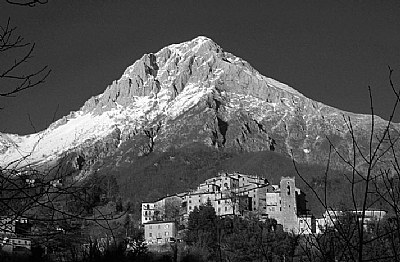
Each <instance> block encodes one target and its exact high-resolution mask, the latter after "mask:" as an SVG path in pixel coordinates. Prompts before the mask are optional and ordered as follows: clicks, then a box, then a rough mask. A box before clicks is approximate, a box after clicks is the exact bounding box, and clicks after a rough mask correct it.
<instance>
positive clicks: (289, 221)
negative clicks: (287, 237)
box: [280, 177, 299, 230]
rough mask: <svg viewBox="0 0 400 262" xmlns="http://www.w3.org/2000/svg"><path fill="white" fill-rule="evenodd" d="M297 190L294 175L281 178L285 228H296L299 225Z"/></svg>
mask: <svg viewBox="0 0 400 262" xmlns="http://www.w3.org/2000/svg"><path fill="white" fill-rule="evenodd" d="M297 190H298V189H297ZM297 190H296V187H295V178H294V177H282V178H281V183H280V191H281V209H282V210H281V212H282V213H281V215H282V217H281V218H282V220H283V225H284V229H285V230H288V229H295V228H297V227H298V221H297V205H296V194H298V193H299V192H297Z"/></svg>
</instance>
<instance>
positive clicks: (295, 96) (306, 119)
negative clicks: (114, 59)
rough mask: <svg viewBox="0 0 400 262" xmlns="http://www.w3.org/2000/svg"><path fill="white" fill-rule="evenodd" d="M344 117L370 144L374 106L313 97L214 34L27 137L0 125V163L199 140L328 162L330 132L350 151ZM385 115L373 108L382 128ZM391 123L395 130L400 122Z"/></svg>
mask: <svg viewBox="0 0 400 262" xmlns="http://www.w3.org/2000/svg"><path fill="white" fill-rule="evenodd" d="M344 118H350V119H351V121H352V126H353V129H354V135H355V137H356V139H358V141H360V143H361V145H362V147H366V146H367V144H366V143H367V142H368V139H367V137H368V136H369V132H370V130H369V129H370V126H371V125H370V123H371V116H368V115H357V114H352V113H348V112H343V111H340V110H338V109H335V108H332V107H329V106H326V105H324V104H322V103H319V102H315V101H313V100H311V99H309V98H307V97H305V96H303V95H302V94H301V93H299V92H298V91H296V90H295V89H293V88H291V87H289V86H287V85H285V84H282V83H280V82H278V81H275V80H273V79H270V78H267V77H265V76H262V75H261V74H260V73H259V72H257V71H256V70H255V69H254V68H252V67H251V66H250V65H249V64H248V63H247V62H246V61H244V60H242V59H240V58H238V57H235V56H234V55H232V54H230V53H227V52H224V51H223V50H222V48H221V47H219V46H218V45H217V44H216V43H214V42H213V41H212V40H210V39H208V38H206V37H197V38H195V39H193V40H191V41H188V42H185V43H182V44H174V45H170V46H168V47H165V48H163V49H162V50H160V51H159V52H157V53H155V54H152V53H151V54H146V55H144V56H143V57H142V58H141V59H139V60H138V61H136V62H135V63H134V64H133V65H132V66H130V67H128V68H127V69H126V70H125V72H124V73H123V75H122V77H121V78H120V79H119V80H117V81H114V82H113V83H112V84H111V85H110V86H108V87H107V89H106V90H105V91H104V93H103V94H100V95H98V96H95V97H92V98H90V99H89V100H88V101H87V102H86V103H85V104H84V106H83V107H82V108H81V109H80V110H79V111H77V112H73V113H71V114H70V115H69V116H67V117H64V118H63V119H61V120H58V121H57V122H55V123H53V124H52V125H51V126H50V127H49V128H48V129H47V130H44V131H42V132H40V133H38V134H33V135H30V136H23V137H19V136H15V135H6V134H3V135H2V136H1V137H0V143H1V145H0V154H1V155H2V157H0V159H4V160H0V166H6V165H8V163H10V162H13V161H16V160H18V159H19V158H21V152H24V153H25V154H26V155H29V156H27V157H26V158H24V160H23V161H17V163H18V164H19V166H23V165H26V164H31V163H44V162H46V161H49V160H54V159H57V158H59V157H60V156H64V155H66V154H68V153H70V152H79V154H78V155H80V156H81V157H82V158H84V159H85V161H84V162H82V161H81V162H82V163H84V165H90V163H91V161H92V162H93V161H94V162H95V161H101V159H103V158H105V157H110V156H111V157H112V156H114V155H115V158H116V159H117V158H118V159H120V158H130V157H133V156H136V157H137V156H145V155H148V154H151V153H152V152H154V151H166V150H168V149H170V148H174V147H175V148H176V147H185V146H189V145H191V144H195V143H201V144H206V145H207V146H210V147H215V148H218V149H220V150H229V151H243V152H248V151H263V150H272V151H276V152H279V153H282V154H284V155H289V156H293V157H294V158H295V159H296V160H297V161H299V162H306V163H322V164H323V163H325V161H326V160H327V155H328V152H329V150H330V145H329V142H328V139H329V141H331V142H332V143H333V144H334V145H335V146H336V149H337V150H338V151H339V152H340V153H342V154H343V155H344V156H345V157H346V158H350V157H351V156H352V152H353V151H352V150H353V149H352V146H351V144H352V137H351V133H350V132H349V129H348V127H347V126H346V124H345V121H344ZM385 125H386V122H385V121H384V120H382V119H380V118H378V117H376V118H375V129H376V130H377V131H378V132H380V131H382V129H383V128H384V127H385ZM392 129H393V131H395V132H394V133H396V134H397V133H398V132H397V130H399V126H398V125H397V124H393V125H392ZM58 139H63V142H62V143H61V144H60V143H58V142H57V143H56V142H55V141H58ZM375 142H376V141H374V143H375ZM126 145H129V146H126ZM16 148H19V150H17V149H16ZM87 159H92V160H90V161H89V160H87ZM336 160H338V159H336ZM117 162H118V161H117ZM331 164H332V165H333V166H336V167H340V166H341V165H342V164H343V162H341V161H339V160H338V161H333V162H332V163H331Z"/></svg>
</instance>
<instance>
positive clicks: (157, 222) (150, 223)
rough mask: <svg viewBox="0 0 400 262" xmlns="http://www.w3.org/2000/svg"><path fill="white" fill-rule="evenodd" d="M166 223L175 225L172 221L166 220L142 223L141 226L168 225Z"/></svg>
mask: <svg viewBox="0 0 400 262" xmlns="http://www.w3.org/2000/svg"><path fill="white" fill-rule="evenodd" d="M168 223H174V224H176V221H173V220H168V221H150V222H147V223H144V224H143V225H154V224H168Z"/></svg>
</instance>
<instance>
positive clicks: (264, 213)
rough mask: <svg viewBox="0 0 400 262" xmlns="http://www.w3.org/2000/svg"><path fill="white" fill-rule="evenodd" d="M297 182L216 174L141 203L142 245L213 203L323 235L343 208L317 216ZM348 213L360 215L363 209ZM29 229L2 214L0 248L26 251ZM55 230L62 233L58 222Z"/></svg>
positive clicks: (180, 232)
mask: <svg viewBox="0 0 400 262" xmlns="http://www.w3.org/2000/svg"><path fill="white" fill-rule="evenodd" d="M295 182H296V181H295V178H294V177H281V179H280V183H279V184H278V185H273V184H270V183H269V182H268V180H267V179H266V178H264V177H259V176H255V175H246V174H241V173H238V172H233V173H227V172H220V173H218V175H217V176H216V177H212V178H209V179H207V180H205V181H204V182H203V183H201V184H200V185H199V186H198V187H197V188H196V189H193V190H190V191H188V192H183V193H177V194H175V195H171V196H166V197H164V198H161V199H159V200H157V201H155V202H143V203H142V204H141V221H140V225H139V227H140V228H141V229H142V230H143V231H144V243H146V244H147V245H148V247H150V248H151V247H156V248H157V247H160V246H162V245H166V244H167V245H168V244H170V243H175V242H180V241H182V240H183V238H184V234H185V230H186V229H187V227H188V219H189V215H190V213H191V212H192V211H194V210H196V209H199V208H200V207H201V206H206V205H208V206H211V207H213V209H214V210H215V214H216V215H217V216H219V217H242V218H245V219H246V218H248V217H253V218H254V217H256V218H257V219H258V220H259V221H265V220H266V219H275V220H276V222H277V224H278V225H279V226H281V227H282V229H283V231H285V232H287V233H291V234H293V235H304V236H309V235H319V234H323V233H324V231H325V230H326V229H327V228H328V227H332V226H333V225H334V223H335V221H336V220H337V219H338V218H340V217H341V216H342V215H343V214H344V213H345V212H344V211H341V210H334V209H331V210H326V212H325V213H324V214H323V215H322V216H321V217H319V218H316V217H315V216H314V215H313V214H311V212H310V211H309V209H308V208H307V200H306V195H305V194H304V192H302V191H301V189H299V188H297V187H296V183H295ZM59 186H60V181H58V180H54V181H52V182H51V183H50V187H51V188H54V189H56V188H58V187H59ZM351 212H352V213H354V214H355V215H359V214H358V213H359V212H361V211H351ZM385 215H386V211H384V210H366V211H365V219H364V221H365V222H366V223H368V222H371V221H379V220H381V219H382V218H383V217H384V216H385ZM78 224H79V223H78ZM81 224H82V223H80V224H79V225H81ZM33 228H35V222H34V221H29V219H27V218H25V217H23V216H18V217H7V216H3V217H0V237H1V242H0V247H1V251H3V252H7V253H14V254H29V253H30V252H31V249H32V246H33V240H32V239H31V238H30V237H29V236H30V235H32V230H33ZM36 230H37V229H36ZM55 230H56V231H55V232H58V233H64V229H63V228H62V227H60V226H59V227H56V228H55ZM110 241H113V240H110V239H108V238H107V239H106V242H107V243H108V242H110ZM101 242H104V239H99V240H97V243H98V245H100V243H101ZM133 244H134V243H133ZM86 245H88V244H86ZM84 246H85V245H84ZM129 248H132V243H128V244H127V250H128V249H129Z"/></svg>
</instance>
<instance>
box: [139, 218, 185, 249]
mask: <svg viewBox="0 0 400 262" xmlns="http://www.w3.org/2000/svg"><path fill="white" fill-rule="evenodd" d="M176 235H177V225H176V222H175V221H153V222H147V223H146V224H144V236H145V241H146V243H147V244H150V245H152V244H156V245H162V244H167V243H170V242H175V241H176Z"/></svg>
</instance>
